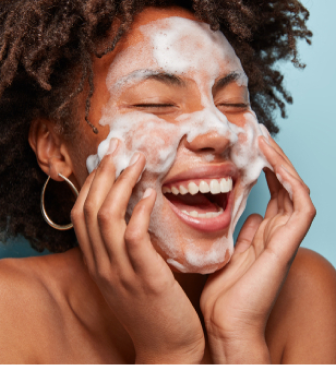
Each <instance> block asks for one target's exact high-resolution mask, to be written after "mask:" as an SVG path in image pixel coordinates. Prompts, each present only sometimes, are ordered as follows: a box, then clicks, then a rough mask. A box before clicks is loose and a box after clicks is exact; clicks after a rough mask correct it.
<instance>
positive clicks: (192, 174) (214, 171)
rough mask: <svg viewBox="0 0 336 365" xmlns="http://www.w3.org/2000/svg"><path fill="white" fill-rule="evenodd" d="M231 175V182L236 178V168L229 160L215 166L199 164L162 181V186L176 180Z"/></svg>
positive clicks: (218, 177) (219, 177) (216, 177)
mask: <svg viewBox="0 0 336 365" xmlns="http://www.w3.org/2000/svg"><path fill="white" fill-rule="evenodd" d="M225 177H231V178H232V180H233V182H235V181H236V180H237V177H238V169H237V167H236V166H235V165H234V164H232V163H231V162H229V163H225V164H224V165H215V166H199V167H197V168H194V169H192V170H186V171H183V172H180V173H179V174H176V175H174V176H173V177H171V178H169V179H167V180H166V181H164V182H163V183H162V186H164V185H167V184H172V183H175V182H177V181H183V180H193V179H195V180H196V179H221V178H225Z"/></svg>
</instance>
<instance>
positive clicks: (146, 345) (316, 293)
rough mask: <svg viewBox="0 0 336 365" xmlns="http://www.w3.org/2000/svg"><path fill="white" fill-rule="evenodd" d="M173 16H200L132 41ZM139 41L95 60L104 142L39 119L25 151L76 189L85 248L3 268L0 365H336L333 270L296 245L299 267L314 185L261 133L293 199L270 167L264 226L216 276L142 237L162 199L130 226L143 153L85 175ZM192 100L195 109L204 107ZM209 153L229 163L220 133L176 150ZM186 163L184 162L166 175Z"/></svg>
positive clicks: (252, 220)
mask: <svg viewBox="0 0 336 365" xmlns="http://www.w3.org/2000/svg"><path fill="white" fill-rule="evenodd" d="M171 15H178V16H185V17H188V18H190V19H193V16H192V15H190V14H189V13H186V12H185V11H182V10H180V9H176V8H173V9H160V10H159V9H155V8H148V9H145V10H144V11H143V12H142V13H141V16H140V17H138V18H137V19H136V20H135V22H134V25H133V28H132V32H135V35H136V29H137V27H139V26H141V25H142V24H146V23H148V22H151V21H153V20H157V19H159V18H162V17H166V16H171ZM132 32H131V33H130V34H129V35H128V37H126V39H124V40H123V41H122V42H121V43H120V45H119V46H118V48H117V49H116V50H115V52H113V54H111V55H109V56H107V57H105V58H103V59H101V60H95V61H94V67H95V86H96V88H95V90H96V91H95V94H94V96H93V99H92V108H91V115H90V120H91V121H92V123H93V124H95V125H96V126H97V127H98V128H99V131H100V132H99V134H98V135H94V134H93V133H92V131H91V130H90V128H89V127H88V126H87V125H86V124H85V121H84V120H82V122H81V130H80V132H78V141H81V143H69V142H67V141H66V140H65V139H64V138H62V136H60V135H58V134H57V132H56V131H55V128H54V126H53V124H52V123H51V122H49V121H45V120H39V121H34V123H33V124H32V127H31V130H30V134H29V142H30V144H31V146H32V148H33V150H34V151H35V153H36V156H37V161H38V163H39V165H40V167H41V169H42V170H43V171H45V172H46V173H47V174H49V175H51V177H52V178H53V179H55V180H59V181H60V180H61V179H60V178H59V177H58V173H59V172H60V173H62V174H63V175H65V176H68V177H70V178H71V179H72V180H73V182H74V183H75V184H76V185H77V187H78V188H80V194H79V197H78V199H77V201H76V204H75V206H74V208H73V210H72V221H73V223H74V227H75V231H76V235H77V238H78V241H79V245H80V247H79V248H75V249H72V250H69V251H68V252H66V253H63V254H55V255H50V256H45V257H34V258H26V259H19V260H18V259H8V260H2V261H1V265H0V275H1V280H0V297H1V301H0V313H2V315H1V317H0V346H1V351H0V362H3V363H6V362H17V363H19V362H20V363H23V362H35V363H39V362H43V363H74V362H75V363H79V362H81V363H106V362H109V363H114V362H116V363H131V362H142V363H155V362H156V363H161V362H163V363H175V362H176V363H182V362H183V363H185V362H191V363H192V362H195V363H199V362H205V363H210V362H215V363H244V362H248V363H254V362H256V363H269V362H270V361H272V362H277V363H280V362H285V363H288V362H289V363H297V362H305V363H309V362H319V363H324V362H328V363H332V362H335V361H336V354H335V350H334V344H335V341H336V313H335V306H336V273H335V270H334V269H333V267H332V266H331V265H330V264H329V263H328V262H327V261H326V260H325V259H323V258H322V257H321V256H319V255H317V254H316V253H313V252H312V251H309V250H303V249H302V250H299V252H298V254H297V255H296V258H295V254H296V252H297V250H298V247H299V245H300V243H301V241H302V239H303V238H304V236H305V234H306V232H307V231H308V229H309V226H310V224H311V222H312V220H313V218H314V215H315V208H314V206H313V205H312V203H311V200H310V197H309V189H308V188H307V187H306V185H305V184H304V183H303V182H302V180H301V178H300V177H299V176H298V174H297V172H296V171H295V169H294V167H293V166H292V164H291V163H290V161H289V160H288V158H287V157H286V156H285V154H284V152H283V151H282V150H281V149H280V147H279V146H277V144H276V143H275V142H274V141H273V140H272V139H270V140H269V141H268V142H267V141H266V140H265V139H264V138H260V139H259V145H260V148H261V150H262V151H263V153H264V155H265V157H266V158H267V160H268V161H269V163H270V164H271V166H272V167H273V169H274V170H275V172H276V174H278V175H279V176H280V177H281V179H282V180H283V181H285V182H287V183H288V184H289V185H290V186H291V189H292V191H293V197H292V200H291V199H290V198H289V195H288V193H287V191H286V190H285V189H284V188H283V187H282V185H281V184H280V183H279V181H278V179H277V178H276V175H275V174H274V173H272V172H271V171H270V170H268V169H266V170H265V175H266V179H267V182H268V186H269V190H270V194H271V198H270V202H269V204H268V207H267V210H266V213H265V217H264V218H262V217H260V216H257V215H253V216H251V217H249V219H248V220H247V221H246V223H245V225H244V227H243V228H242V230H241V232H240V235H239V238H238V241H237V245H236V250H235V252H234V255H233V257H232V258H231V261H230V263H229V264H228V265H226V266H225V267H224V268H223V269H221V270H220V271H217V272H216V273H214V274H212V275H210V276H209V277H208V278H207V277H206V276H203V275H198V274H187V275H186V274H179V273H177V272H173V271H172V270H171V269H170V268H169V266H168V265H167V264H166V263H165V261H164V260H163V259H162V257H161V256H160V254H159V253H158V252H157V251H156V250H155V249H154V247H153V245H152V242H151V239H150V236H149V234H148V232H147V228H148V225H149V220H150V214H151V211H152V209H153V206H154V203H155V198H156V194H155V192H154V191H152V190H149V191H148V193H149V195H147V196H146V197H144V198H143V199H142V200H141V201H140V202H139V203H138V204H137V205H136V207H135V209H134V211H133V214H132V218H131V220H130V221H129V223H128V225H127V224H126V222H125V219H124V216H125V212H126V208H127V204H128V201H129V199H130V196H131V193H132V188H133V187H134V186H135V184H136V181H137V180H138V178H139V176H140V174H141V172H142V170H143V168H144V166H145V163H146V161H145V158H144V156H143V155H139V158H138V160H137V161H136V163H134V164H133V165H131V166H129V167H128V168H126V169H125V170H124V172H123V173H122V175H121V176H120V177H119V178H118V179H117V180H116V181H115V180H114V179H111V176H113V175H114V174H115V166H114V164H113V156H114V155H113V153H112V154H110V155H107V156H106V157H105V158H104V159H103V160H102V162H101V164H100V165H99V167H98V168H97V169H96V170H94V171H93V172H92V173H91V174H90V175H89V176H87V170H86V167H85V160H86V157H87V156H88V155H90V154H94V153H95V152H96V149H97V146H98V144H99V143H100V141H102V140H103V139H104V138H106V136H107V134H108V132H109V131H108V128H104V127H101V126H99V125H98V121H99V119H100V117H101V112H102V107H103V106H104V105H105V104H106V103H107V102H108V97H109V94H108V91H107V89H106V84H105V79H106V74H107V71H108V67H109V65H110V63H111V62H113V59H114V57H115V56H116V55H117V54H118V52H120V51H121V49H122V47H127V46H128V43H127V42H130V40H131V39H132ZM191 91H192V90H191ZM139 94H141V90H140V91H139ZM191 95H192V94H191ZM80 101H81V100H79V105H82V109H81V110H83V113H84V101H83V100H82V101H83V103H82V104H81V103H80ZM188 101H189V102H190V103H195V104H194V105H193V107H194V108H197V107H199V105H197V103H198V102H199V100H198V99H197V98H191V99H190V100H188ZM83 147H85V148H83ZM204 148H206V149H210V150H211V151H212V153H213V154H215V155H216V156H217V157H216V159H215V160H214V161H212V162H211V163H214V164H220V163H223V162H224V161H222V160H220V158H219V155H220V154H221V153H222V152H223V149H225V148H226V145H225V141H223V137H220V136H216V135H214V134H207V135H201V136H199V137H198V138H197V139H195V140H194V141H193V143H192V145H191V144H187V142H186V141H182V142H181V144H180V146H179V149H180V151H181V149H182V150H183V149H185V150H188V151H189V153H190V154H191V155H195V156H197V154H198V153H200V151H201V150H202V149H204ZM114 153H118V148H117V150H115V151H114ZM178 156H179V155H178ZM186 167H187V166H185V165H183V159H179V157H177V159H176V162H175V163H174V165H173V167H172V170H171V171H170V173H171V174H173V173H174V174H175V173H177V171H179V170H180V171H181V170H183V169H184V168H186ZM293 260H294V261H293ZM290 267H291V268H290ZM289 269H290V270H289ZM286 277H287V279H286V280H285V278H286ZM177 308H178V310H176V309H177ZM4 314H5V315H4ZM14 349H15V350H14Z"/></svg>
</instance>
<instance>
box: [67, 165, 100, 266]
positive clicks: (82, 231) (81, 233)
mask: <svg viewBox="0 0 336 365" xmlns="http://www.w3.org/2000/svg"><path fill="white" fill-rule="evenodd" d="M95 174H96V170H94V171H92V172H91V174H90V175H89V176H88V177H87V178H86V180H85V182H84V184H83V186H82V188H81V190H80V192H79V194H78V197H77V200H76V203H75V204H74V206H73V208H72V210H71V221H72V223H73V226H74V230H75V233H76V237H77V240H78V244H79V247H80V249H81V250H82V252H83V254H84V258H85V261H86V263H87V264H88V265H90V267H92V265H93V263H94V262H93V252H92V248H91V244H90V239H89V236H88V232H87V229H86V223H85V217H84V202H85V200H86V197H87V194H88V192H89V190H90V186H91V184H92V181H93V179H94V176H95Z"/></svg>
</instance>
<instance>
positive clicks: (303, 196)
mask: <svg viewBox="0 0 336 365" xmlns="http://www.w3.org/2000/svg"><path fill="white" fill-rule="evenodd" d="M277 175H278V176H279V177H280V178H281V179H282V180H283V185H284V187H285V188H286V190H287V191H288V194H289V197H290V199H291V201H292V202H293V208H294V209H293V216H294V215H295V216H294V218H295V219H296V216H298V217H301V219H302V221H306V220H307V219H308V218H309V219H308V220H309V221H310V223H309V222H308V221H307V224H308V226H307V227H306V228H309V226H310V224H311V222H312V220H313V218H314V217H315V214H316V210H315V207H314V205H313V203H312V201H311V198H310V196H309V189H308V188H307V186H306V185H305V184H304V183H303V182H302V180H301V179H300V180H298V179H296V177H295V176H293V175H292V174H291V173H290V172H288V171H287V170H286V169H285V168H284V167H283V166H280V167H279V168H278V169H277Z"/></svg>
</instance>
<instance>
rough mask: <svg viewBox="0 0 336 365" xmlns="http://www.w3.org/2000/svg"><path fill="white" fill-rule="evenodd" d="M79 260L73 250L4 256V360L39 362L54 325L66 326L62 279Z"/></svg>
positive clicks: (0, 269)
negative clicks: (73, 254)
mask: <svg viewBox="0 0 336 365" xmlns="http://www.w3.org/2000/svg"><path fill="white" fill-rule="evenodd" d="M68 261H71V262H72V265H69V262H68ZM75 261H76V260H75V259H74V258H73V257H71V254H57V255H48V256H42V257H30V258H22V259H2V260H0V348H1V351H0V363H7V362H11V363H13V362H16V363H23V362H38V359H37V358H36V354H37V353H38V351H37V349H38V348H41V346H43V345H44V344H45V343H46V342H47V341H51V340H52V336H53V335H52V333H50V332H51V331H50V328H51V327H52V331H53V332H54V333H57V328H58V327H59V326H62V322H63V315H62V309H61V308H62V300H63V299H62V297H64V293H65V291H66V286H65V287H62V285H63V284H62V283H68V282H69V277H71V272H70V270H74V269H73V267H74V266H75V265H74V263H75ZM60 330H61V329H60ZM22 356H24V357H22Z"/></svg>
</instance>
